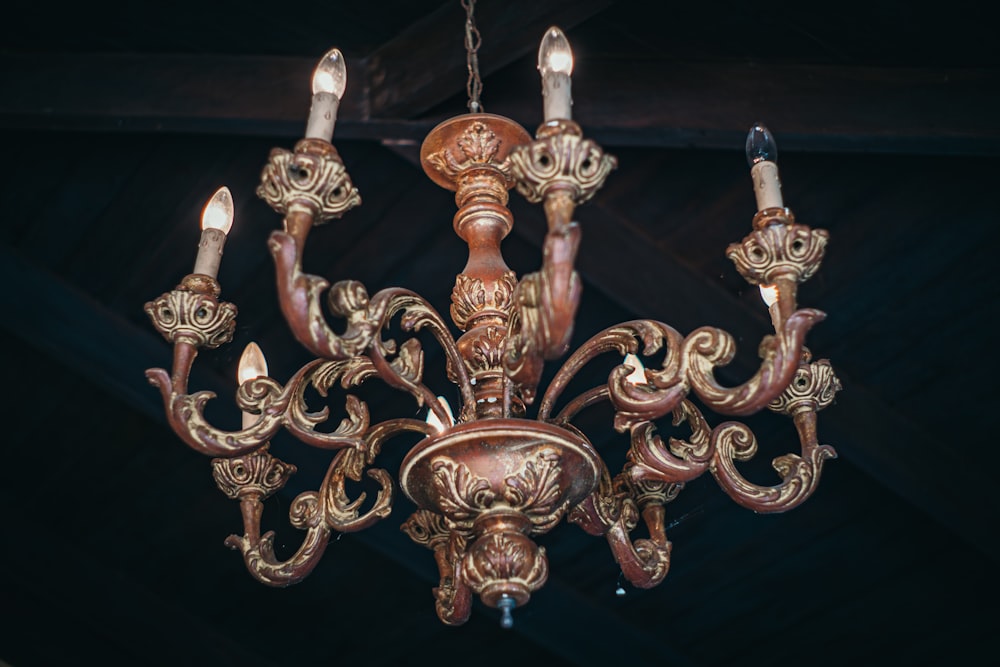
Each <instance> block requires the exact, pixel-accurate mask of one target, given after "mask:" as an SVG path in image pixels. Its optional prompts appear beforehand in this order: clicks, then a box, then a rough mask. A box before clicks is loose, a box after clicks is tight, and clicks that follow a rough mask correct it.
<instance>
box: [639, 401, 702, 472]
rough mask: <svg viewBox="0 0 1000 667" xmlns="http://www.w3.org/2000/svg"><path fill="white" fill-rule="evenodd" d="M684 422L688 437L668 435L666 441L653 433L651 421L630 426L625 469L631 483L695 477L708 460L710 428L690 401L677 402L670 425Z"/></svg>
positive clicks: (654, 429) (653, 428) (654, 431)
mask: <svg viewBox="0 0 1000 667" xmlns="http://www.w3.org/2000/svg"><path fill="white" fill-rule="evenodd" d="M685 422H686V423H687V424H688V426H689V427H690V429H691V435H690V437H689V438H688V439H686V440H685V439H682V438H674V437H671V438H670V439H669V441H668V444H664V442H663V440H662V439H661V438H660V436H659V435H657V433H656V428H655V427H654V426H653V424H651V423H648V422H646V423H643V424H639V425H637V426H635V427H633V428H632V446H631V448H630V450H629V459H630V460H631V461H632V463H633V465H631V466H629V468H628V472H629V475H630V476H631V478H632V480H633V482H634V483H635V484H636V485H637V487H638V485H641V484H642V483H644V482H655V483H684V482H688V481H691V480H693V479H696V478H697V477H699V476H701V474H702V473H704V472H705V471H706V470H707V469H708V465H709V462H710V461H711V459H712V454H713V449H712V441H711V435H712V429H711V427H710V426H709V425H708V422H706V421H705V418H704V417H703V416H702V414H701V412H699V411H698V410H697V409H696V408H695V407H694V404H693V403H691V401H689V400H684V401H681V403H680V404H679V405H678V406H677V407H676V408H674V411H673V425H674V426H679V425H680V424H682V423H685Z"/></svg>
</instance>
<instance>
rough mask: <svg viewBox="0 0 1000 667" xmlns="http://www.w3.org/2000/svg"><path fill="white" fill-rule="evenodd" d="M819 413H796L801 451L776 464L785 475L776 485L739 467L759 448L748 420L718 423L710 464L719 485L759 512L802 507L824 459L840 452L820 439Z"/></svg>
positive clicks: (739, 501) (818, 475) (779, 459)
mask: <svg viewBox="0 0 1000 667" xmlns="http://www.w3.org/2000/svg"><path fill="white" fill-rule="evenodd" d="M815 418H816V413H814V412H811V411H806V412H802V413H799V414H798V415H796V418H795V421H796V427H797V429H798V431H799V439H800V442H801V445H802V451H801V455H796V454H785V455H784V456H779V457H777V458H775V459H774V461H773V462H772V465H773V467H774V469H775V470H776V471H777V472H778V475H779V476H780V477H781V483H780V484H777V485H775V486H760V485H757V484H754V483H752V482H750V481H748V480H747V479H746V478H744V477H743V476H742V475H741V474H740V473H739V471H738V470H737V469H736V465H735V462H736V461H745V460H748V459H750V458H752V457H753V456H754V454H756V452H757V439H756V437H754V434H753V432H752V431H750V429H749V428H747V426H746V425H745V424H741V423H739V422H725V423H722V424H719V425H718V426H716V427H715V429H714V430H713V432H712V440H713V443H714V445H715V455H714V456H713V459H712V465H711V467H710V469H711V471H712V474H713V475H714V476H715V479H716V481H717V482H718V483H719V486H720V487H722V489H723V491H725V492H726V494H727V495H729V497H730V498H732V499H733V500H734V501H736V503H737V504H739V505H742V506H743V507H748V508H750V509H752V510H754V511H755V512H763V513H772V512H784V511H787V510H790V509H792V508H794V507H798V506H799V505H800V504H802V502H803V501H805V500H806V499H807V498H808V497H809V496H811V495H812V494H813V492H814V491H815V490H816V488H817V486H818V484H819V477H820V473H821V471H822V469H823V462H824V461H826V460H827V459H831V458H835V457H836V456H837V453H836V452H835V451H834V449H833V448H832V447H830V446H828V445H820V444H819V443H818V441H817V440H816V431H815Z"/></svg>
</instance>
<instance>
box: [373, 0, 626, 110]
mask: <svg viewBox="0 0 1000 667" xmlns="http://www.w3.org/2000/svg"><path fill="white" fill-rule="evenodd" d="M610 4H612V3H611V2H609V0H554V1H551V2H532V3H516V2H485V3H481V4H479V5H476V7H475V12H474V16H473V18H474V20H475V23H476V26H477V27H479V32H480V34H481V36H482V40H481V44H480V46H479V48H478V50H477V59H478V64H479V71H480V75H481V76H482V77H486V76H488V75H489V74H491V73H493V72H495V71H497V70H499V69H501V68H502V67H505V66H507V65H508V64H510V63H512V62H514V61H515V60H518V59H519V58H521V57H522V56H525V55H528V54H534V53H537V51H538V44H539V41H540V40H541V37H542V35H543V34H544V33H545V30H546V29H547V28H548V27H549V26H551V25H558V26H560V27H561V28H562V29H563V30H564V31H569V30H570V29H571V28H573V27H574V26H576V25H577V24H579V23H581V22H582V21H584V20H586V19H588V18H590V17H591V16H593V15H595V14H597V13H599V12H600V11H601V10H603V9H605V8H606V7H608V6H609V5H610ZM464 26H465V16H464V15H463V12H462V10H461V7H459V6H458V5H457V4H454V5H453V4H452V3H450V2H449V3H447V4H446V5H444V6H442V7H441V8H439V9H438V10H437V11H435V12H433V13H431V14H429V15H427V16H426V17H425V18H424V19H422V20H421V21H418V22H417V23H415V24H413V25H412V26H410V27H409V28H407V29H406V30H404V31H403V32H402V33H401V34H400V35H399V36H397V37H396V38H394V39H392V40H391V41H390V42H388V43H387V44H385V45H383V46H382V47H381V48H379V49H378V50H377V51H375V52H374V53H373V54H371V55H370V56H368V57H367V58H366V59H365V65H366V67H365V74H366V77H367V86H368V89H367V91H366V95H365V97H366V98H367V100H368V105H369V107H368V114H369V117H370V118H414V117H416V116H418V115H419V114H421V113H423V112H425V111H427V110H428V109H431V108H433V107H435V106H437V105H438V104H441V103H442V102H444V101H446V100H448V99H449V98H451V97H454V96H455V95H457V94H459V93H462V92H463V91H464V90H465V83H466V81H467V79H468V76H469V74H468V65H467V63H466V50H465V44H464V38H465V27H464ZM540 89H541V84H539V88H538V90H540ZM538 90H535V91H533V92H538ZM458 111H462V110H458Z"/></svg>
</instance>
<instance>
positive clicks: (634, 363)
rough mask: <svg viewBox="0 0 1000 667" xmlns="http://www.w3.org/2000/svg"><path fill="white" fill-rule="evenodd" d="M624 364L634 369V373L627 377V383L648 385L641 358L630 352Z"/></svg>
mask: <svg viewBox="0 0 1000 667" xmlns="http://www.w3.org/2000/svg"><path fill="white" fill-rule="evenodd" d="M622 363H623V364H625V365H626V366H631V367H632V372H631V373H629V374H628V375H627V376H625V381H626V382H628V383H629V384H646V369H645V368H644V367H643V365H642V361H640V360H639V357H637V356H636V355H634V354H632V353H631V352H630V353H628V354H626V355H625V359H624V361H623V362H622Z"/></svg>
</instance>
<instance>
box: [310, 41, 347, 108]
mask: <svg viewBox="0 0 1000 667" xmlns="http://www.w3.org/2000/svg"><path fill="white" fill-rule="evenodd" d="M346 89H347V65H345V64H344V54H342V53H341V52H340V49H330V50H329V51H327V52H326V54H325V55H324V56H323V58H322V59H321V60H320V61H319V64H318V65H316V69H315V70H314V71H313V78H312V91H313V94H314V95H315V94H316V93H333V94H334V95H336V96H337V99H343V97H344V90H346Z"/></svg>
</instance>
